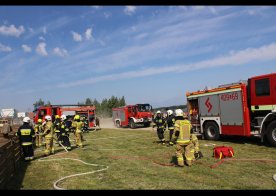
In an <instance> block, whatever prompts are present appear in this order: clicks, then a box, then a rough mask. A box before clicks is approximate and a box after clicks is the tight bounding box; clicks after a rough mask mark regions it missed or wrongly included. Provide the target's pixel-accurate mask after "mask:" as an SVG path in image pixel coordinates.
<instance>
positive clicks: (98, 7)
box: [91, 5, 102, 10]
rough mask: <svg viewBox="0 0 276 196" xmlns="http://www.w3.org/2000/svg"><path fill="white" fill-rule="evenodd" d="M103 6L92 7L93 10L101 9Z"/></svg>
mask: <svg viewBox="0 0 276 196" xmlns="http://www.w3.org/2000/svg"><path fill="white" fill-rule="evenodd" d="M101 7H102V6H99V5H93V6H91V8H94V9H96V10H97V9H100V8H101Z"/></svg>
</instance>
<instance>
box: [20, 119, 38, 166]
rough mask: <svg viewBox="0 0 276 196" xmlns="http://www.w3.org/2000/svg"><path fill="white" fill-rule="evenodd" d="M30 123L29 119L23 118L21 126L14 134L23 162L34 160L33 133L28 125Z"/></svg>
mask: <svg viewBox="0 0 276 196" xmlns="http://www.w3.org/2000/svg"><path fill="white" fill-rule="evenodd" d="M30 121H31V119H30V118H29V117H25V118H24V119H23V125H21V126H20V127H19V129H18V131H17V133H16V135H17V136H18V137H19V141H20V143H21V147H22V149H23V154H24V159H25V161H28V160H33V159H34V149H33V142H34V139H35V131H34V129H33V127H32V126H31V125H30Z"/></svg>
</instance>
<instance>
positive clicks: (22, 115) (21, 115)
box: [17, 112, 26, 118]
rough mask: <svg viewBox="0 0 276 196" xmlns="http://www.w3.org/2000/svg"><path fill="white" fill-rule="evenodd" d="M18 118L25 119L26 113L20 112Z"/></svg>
mask: <svg viewBox="0 0 276 196" xmlns="http://www.w3.org/2000/svg"><path fill="white" fill-rule="evenodd" d="M17 117H18V118H24V117H26V112H18V113H17Z"/></svg>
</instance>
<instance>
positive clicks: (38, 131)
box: [35, 118, 43, 148]
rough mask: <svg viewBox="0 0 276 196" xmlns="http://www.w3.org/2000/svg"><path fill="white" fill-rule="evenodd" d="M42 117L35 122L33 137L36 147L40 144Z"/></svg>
mask: <svg viewBox="0 0 276 196" xmlns="http://www.w3.org/2000/svg"><path fill="white" fill-rule="evenodd" d="M42 133H43V131H42V119H40V118H39V119H38V120H37V124H35V134H36V138H35V145H36V147H38V148H39V147H40V146H42Z"/></svg>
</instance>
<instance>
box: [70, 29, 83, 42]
mask: <svg viewBox="0 0 276 196" xmlns="http://www.w3.org/2000/svg"><path fill="white" fill-rule="evenodd" d="M72 34H73V39H74V41H76V42H80V41H82V36H81V34H78V33H76V32H74V31H72Z"/></svg>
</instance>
